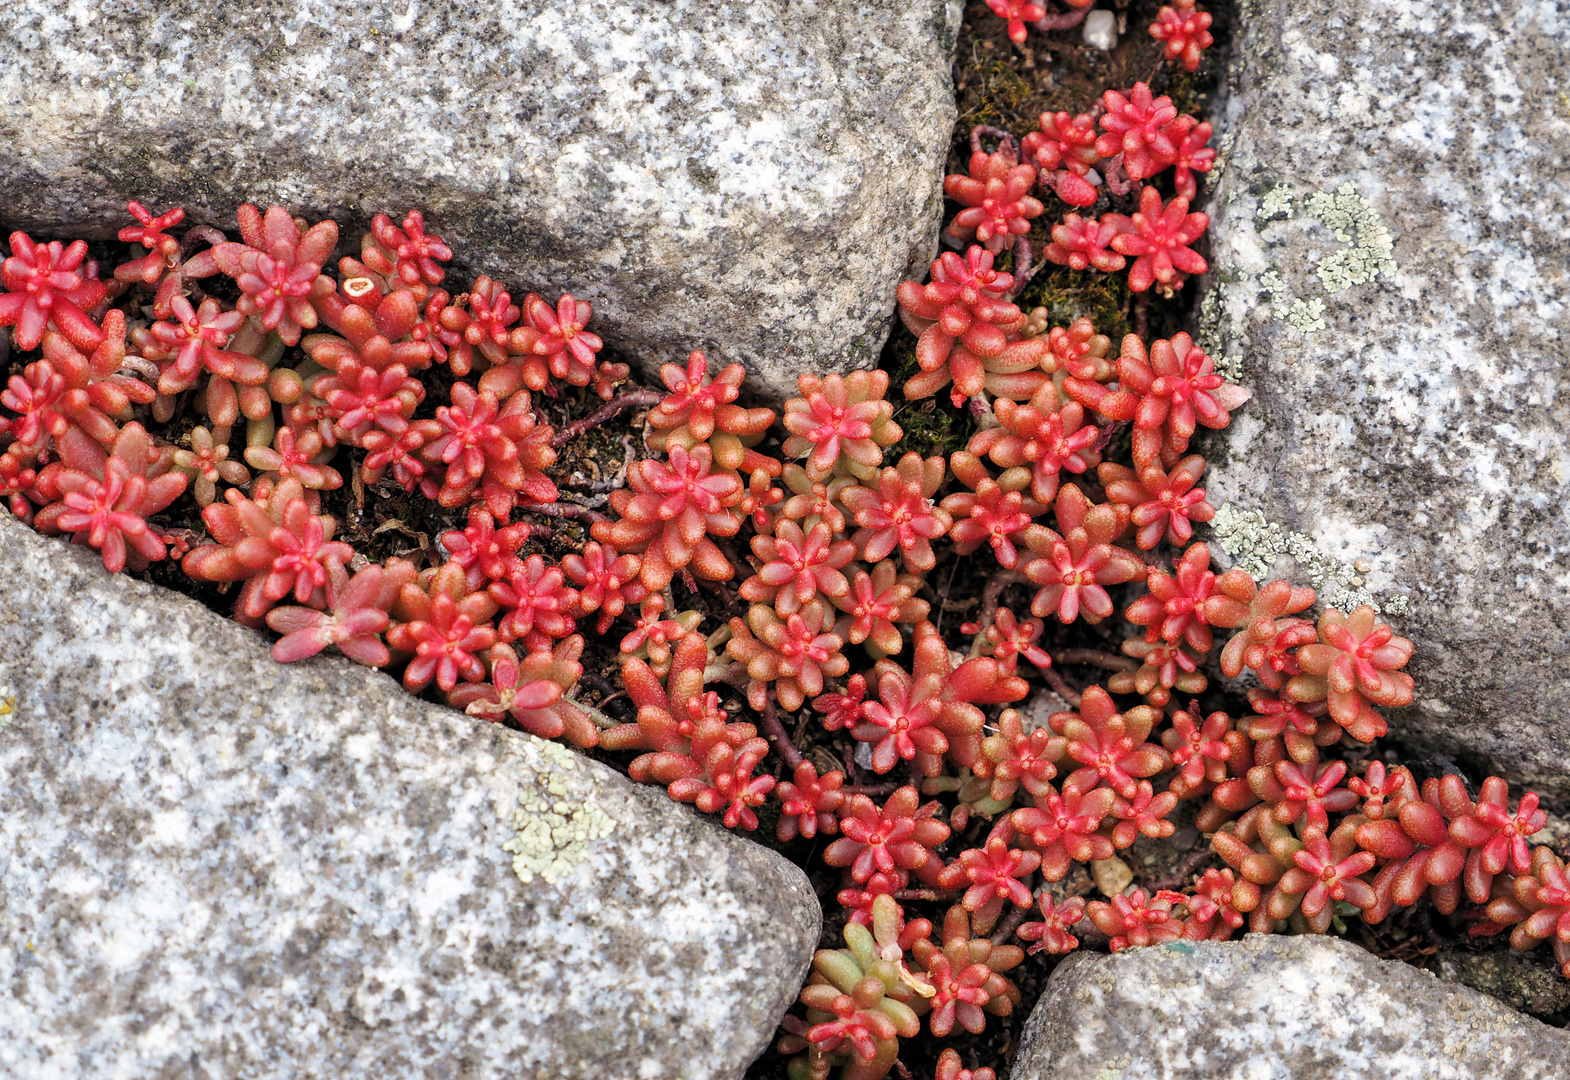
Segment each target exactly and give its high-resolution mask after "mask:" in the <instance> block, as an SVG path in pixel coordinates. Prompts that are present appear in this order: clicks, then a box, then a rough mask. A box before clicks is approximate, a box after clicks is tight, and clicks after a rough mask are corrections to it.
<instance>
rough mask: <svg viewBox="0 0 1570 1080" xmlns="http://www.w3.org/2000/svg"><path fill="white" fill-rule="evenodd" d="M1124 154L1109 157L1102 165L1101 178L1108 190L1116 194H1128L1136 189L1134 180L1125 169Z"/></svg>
mask: <svg viewBox="0 0 1570 1080" xmlns="http://www.w3.org/2000/svg"><path fill="white" fill-rule="evenodd" d="M1123 169H1124V166H1123V155H1122V154H1119V155H1117V156H1116V157H1110V158H1107V159H1106V160H1105V161H1103V162H1102V165H1101V178H1102V180H1104V181H1105V182H1106V185H1107V190H1108V191H1110V192H1112V194H1114V195H1127V194H1129V193H1130V192H1131V191H1133V190H1134V181H1132V180H1130V179H1129V178H1128V175H1127V174H1126V173H1125V172H1124V171H1123Z"/></svg>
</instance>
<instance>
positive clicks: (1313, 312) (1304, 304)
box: [1286, 296, 1325, 334]
mask: <svg viewBox="0 0 1570 1080" xmlns="http://www.w3.org/2000/svg"><path fill="white" fill-rule="evenodd" d="M1286 320H1287V322H1289V323H1291V324H1292V325H1293V326H1295V327H1297V328H1298V329H1299V330H1301V331H1303V333H1305V334H1312V333H1313V332H1314V331H1316V330H1323V329H1324V328H1325V302H1324V301H1323V300H1321V299H1320V298H1319V297H1317V296H1316V297H1314V298H1313V299H1312V300H1294V301H1292V306H1291V307H1289V308H1288V309H1287V314H1286Z"/></svg>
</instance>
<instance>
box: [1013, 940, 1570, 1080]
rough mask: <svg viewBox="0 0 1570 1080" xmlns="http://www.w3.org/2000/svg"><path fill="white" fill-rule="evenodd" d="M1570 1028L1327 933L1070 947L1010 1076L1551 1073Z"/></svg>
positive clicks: (1494, 1077)
mask: <svg viewBox="0 0 1570 1080" xmlns="http://www.w3.org/2000/svg"><path fill="white" fill-rule="evenodd" d="M1567 1053H1570V1035H1567V1034H1566V1033H1565V1032H1564V1031H1562V1030H1560V1029H1558V1028H1551V1027H1549V1026H1548V1025H1546V1024H1544V1023H1542V1022H1541V1021H1538V1020H1534V1019H1532V1018H1531V1017H1528V1016H1522V1015H1521V1014H1520V1013H1518V1012H1515V1011H1514V1010H1513V1009H1510V1008H1509V1007H1507V1006H1505V1005H1501V1004H1500V1003H1499V1002H1497V1001H1495V1000H1494V999H1493V998H1490V997H1487V996H1486V995H1484V994H1480V993H1478V992H1477V991H1475V990H1469V989H1467V988H1466V987H1463V986H1456V985H1455V984H1453V983H1447V982H1443V981H1441V980H1440V979H1437V978H1435V977H1434V976H1432V975H1430V974H1429V973H1427V972H1426V971H1420V970H1418V969H1417V968H1413V967H1409V966H1407V965H1405V964H1398V963H1394V962H1391V961H1386V960H1379V959H1376V958H1375V957H1374V956H1373V955H1372V954H1371V953H1368V952H1366V951H1364V950H1363V949H1360V948H1358V947H1357V946H1355V945H1352V944H1349V943H1348V942H1345V941H1341V940H1339V939H1336V938H1324V937H1280V936H1273V935H1260V934H1250V935H1248V936H1247V937H1245V938H1243V939H1242V940H1241V941H1231V942H1225V943H1217V942H1205V943H1201V944H1194V943H1191V942H1185V941H1179V942H1171V943H1169V944H1167V945H1159V946H1154V947H1150V948H1142V949H1141V948H1135V949H1125V950H1124V951H1122V952H1120V953H1117V954H1116V955H1113V956H1101V955H1094V954H1089V953H1084V954H1080V955H1077V956H1074V957H1071V958H1070V959H1069V960H1068V961H1067V962H1066V963H1064V964H1063V965H1062V966H1060V967H1059V968H1058V969H1057V970H1056V971H1054V972H1053V973H1052V978H1051V980H1050V981H1049V982H1048V983H1047V988H1046V990H1045V992H1044V993H1043V994H1042V995H1041V1002H1040V1004H1038V1005H1037V1006H1036V1010H1035V1011H1034V1012H1033V1013H1031V1015H1030V1019H1029V1020H1028V1021H1026V1023H1025V1030H1024V1033H1023V1035H1022V1036H1021V1038H1020V1048H1019V1056H1018V1057H1017V1058H1016V1059H1015V1062H1014V1068H1013V1071H1012V1072H1011V1073H1010V1075H1011V1076H1012V1077H1013V1078H1014V1080H1091V1078H1093V1077H1094V1078H1114V1077H1115V1078H1117V1080H1154V1078H1156V1077H1160V1078H1161V1080H1537V1078H1542V1080H1550V1078H1559V1077H1563V1076H1564V1075H1565V1059H1566V1054H1567Z"/></svg>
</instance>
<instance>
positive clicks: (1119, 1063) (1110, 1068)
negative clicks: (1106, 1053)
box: [1090, 1054, 1134, 1080]
mask: <svg viewBox="0 0 1570 1080" xmlns="http://www.w3.org/2000/svg"><path fill="white" fill-rule="evenodd" d="M1132 1064H1134V1058H1133V1056H1132V1055H1130V1054H1120V1055H1119V1056H1117V1057H1115V1058H1111V1059H1109V1060H1108V1061H1106V1062H1104V1063H1103V1064H1102V1066H1101V1068H1100V1069H1098V1070H1097V1071H1096V1075H1095V1076H1092V1077H1091V1078H1090V1080H1123V1073H1124V1072H1126V1071H1127V1070H1128V1067H1129V1066H1130V1065H1132Z"/></svg>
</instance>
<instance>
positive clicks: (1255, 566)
mask: <svg viewBox="0 0 1570 1080" xmlns="http://www.w3.org/2000/svg"><path fill="white" fill-rule="evenodd" d="M1210 525H1211V528H1212V529H1214V530H1215V535H1216V542H1217V543H1218V544H1220V545H1221V549H1222V550H1223V551H1225V552H1226V553H1227V554H1228V555H1230V556H1231V557H1232V559H1233V561H1234V562H1235V563H1236V564H1237V565H1238V566H1239V567H1240V568H1242V570H1243V572H1244V573H1246V574H1248V576H1249V577H1251V578H1253V579H1254V580H1255V581H1264V580H1265V579H1266V578H1267V577H1269V576H1270V574H1271V572H1272V571H1273V569H1274V568H1275V564H1276V560H1277V559H1279V558H1281V556H1283V555H1286V556H1289V557H1290V558H1291V559H1292V560H1293V562H1295V563H1296V564H1297V565H1298V568H1299V569H1300V570H1302V571H1303V573H1304V574H1306V575H1307V576H1308V579H1309V584H1311V585H1313V587H1314V588H1315V589H1317V590H1318V591H1319V594H1320V598H1321V599H1322V600H1323V601H1324V602H1325V604H1326V606H1328V607H1333V608H1338V609H1340V610H1341V611H1350V610H1351V609H1353V608H1355V607H1357V606H1358V605H1360V604H1367V605H1368V606H1369V607H1372V608H1373V609H1374V610H1375V611H1379V612H1383V613H1384V614H1387V615H1404V614H1406V611H1407V608H1408V606H1409V603H1410V601H1409V600H1408V598H1407V597H1406V596H1401V595H1397V596H1387V597H1384V598H1383V599H1378V598H1376V597H1375V595H1374V593H1373V591H1372V590H1370V589H1369V587H1368V584H1367V582H1366V581H1365V580H1364V578H1363V577H1362V574H1363V573H1366V572H1367V571H1359V569H1358V567H1357V565H1356V564H1352V565H1349V564H1347V563H1343V562H1340V561H1339V560H1337V559H1334V558H1331V557H1330V556H1329V555H1326V554H1325V553H1324V552H1323V551H1321V550H1320V549H1319V546H1318V545H1317V544H1315V543H1314V541H1313V538H1312V537H1309V536H1306V535H1304V534H1303V533H1300V532H1293V531H1292V530H1291V529H1287V528H1284V527H1283V526H1281V525H1278V524H1276V523H1274V522H1271V521H1267V520H1266V518H1265V515H1264V514H1261V513H1260V512H1259V511H1258V510H1238V509H1237V508H1236V507H1234V506H1233V505H1232V504H1231V503H1230V502H1228V503H1223V504H1222V505H1221V508H1220V509H1219V510H1217V511H1216V516H1215V518H1214V519H1213V520H1212V521H1211V523H1210ZM1365 565H1366V564H1365Z"/></svg>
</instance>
